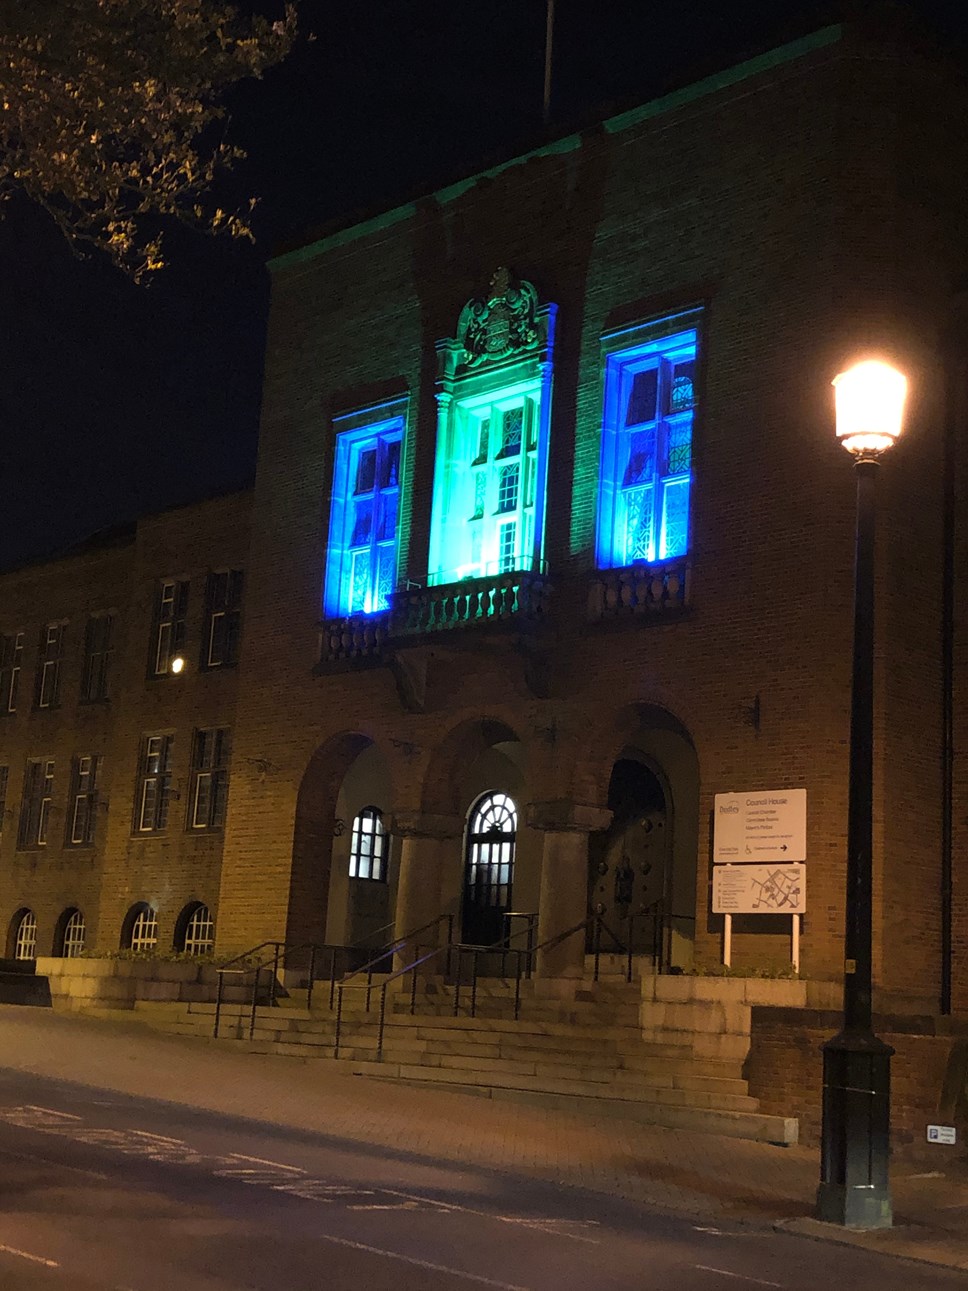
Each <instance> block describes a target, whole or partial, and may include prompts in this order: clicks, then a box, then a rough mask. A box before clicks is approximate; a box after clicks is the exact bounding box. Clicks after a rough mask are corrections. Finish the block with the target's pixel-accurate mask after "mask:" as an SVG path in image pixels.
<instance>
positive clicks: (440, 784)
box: [420, 717, 527, 817]
mask: <svg viewBox="0 0 968 1291" xmlns="http://www.w3.org/2000/svg"><path fill="white" fill-rule="evenodd" d="M499 745H511V746H517V747H518V748H519V749H520V750H521V751H522V754H523V756H524V760H525V761H526V759H527V750H526V746H525V743H524V741H523V739H522V738H521V736H520V735H519V734H518V732H517V731H515V730H514V729H513V728H512V727H510V726H509V725H508V724H507V722H505V721H502V720H501V719H500V718H497V717H474V718H467V719H466V720H465V721H462V722H459V723H458V724H457V725H456V726H455V727H453V728H452V729H451V730H450V731H449V732H448V733H447V735H446V736H445V737H444V738H443V740H441V741H440V743H439V744H438V745H437V746H436V747H435V748H434V750H433V752H432V753H431V755H430V759H429V761H428V763H427V770H426V772H425V774H424V778H423V785H422V788H421V802H420V806H421V810H423V811H424V812H428V813H431V814H433V815H440V816H460V817H464V816H466V814H467V811H468V808H469V804H468V803H466V802H464V796H465V786H464V784H463V771H464V769H465V768H466V767H467V766H468V765H469V764H471V763H473V762H474V761H475V760H476V759H477V758H479V757H480V756H481V755H482V754H483V753H486V752H487V751H488V750H489V749H493V748H496V747H497V746H499Z"/></svg>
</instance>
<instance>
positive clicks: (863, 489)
mask: <svg viewBox="0 0 968 1291" xmlns="http://www.w3.org/2000/svg"><path fill="white" fill-rule="evenodd" d="M834 387H835V390H836V399H837V435H838V437H839V438H840V440H841V441H842V443H843V444H844V446H845V447H846V448H847V449H848V450H849V451H850V452H851V453H852V454H853V455H854V459H855V462H856V469H857V552H856V563H855V569H854V666H853V678H852V688H851V709H850V784H849V796H848V806H847V896H846V925H845V936H844V1023H843V1026H842V1028H841V1030H840V1031H839V1033H838V1034H837V1035H835V1036H834V1037H833V1039H832V1040H828V1041H827V1043H826V1044H825V1045H824V1047H823V1126H822V1132H821V1133H822V1140H821V1160H820V1187H819V1188H818V1190H817V1214H818V1216H819V1218H820V1219H825V1220H828V1221H829V1222H830V1223H834V1224H843V1225H845V1226H846V1227H848V1228H887V1227H890V1225H891V1223H892V1219H893V1216H892V1211H891V1193H890V1186H889V1183H888V1159H889V1156H890V1144H891V1055H892V1054H893V1052H894V1050H893V1049H892V1048H891V1047H890V1046H889V1045H887V1044H885V1043H884V1042H883V1040H879V1039H878V1038H877V1036H876V1035H875V1034H874V1030H873V1026H872V1015H871V916H872V905H873V902H872V889H873V846H872V804H873V771H874V757H873V750H874V520H875V510H874V486H875V482H876V479H877V464H878V460H879V458H880V456H881V454H882V453H883V452H884V451H885V450H886V449H888V448H890V447H891V445H892V444H893V443H894V441H895V439H897V437H898V435H899V434H900V433H901V417H902V413H903V410H904V398H905V394H906V392H907V381H906V379H905V378H904V377H903V376H902V375H901V373H900V372H896V371H895V370H894V369H893V368H891V367H888V365H887V364H885V363H880V362H876V361H873V360H871V361H867V362H864V363H859V364H857V365H856V367H853V368H851V369H850V371H848V372H842V373H841V374H840V376H838V377H836V378H835V380H834Z"/></svg>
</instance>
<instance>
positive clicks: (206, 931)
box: [175, 901, 215, 955]
mask: <svg viewBox="0 0 968 1291" xmlns="http://www.w3.org/2000/svg"><path fill="white" fill-rule="evenodd" d="M214 945H215V921H214V920H213V918H212V912H211V910H209V908H208V906H207V905H203V904H202V903H201V902H200V901H193V902H191V904H190V905H187V906H186V907H185V909H184V910H183V911H182V912H181V914H180V915H179V916H178V923H177V924H176V925H175V949H176V950H180V951H183V952H184V953H185V954H186V955H207V954H208V952H209V951H210V950H211V949H212V947H213V946H214Z"/></svg>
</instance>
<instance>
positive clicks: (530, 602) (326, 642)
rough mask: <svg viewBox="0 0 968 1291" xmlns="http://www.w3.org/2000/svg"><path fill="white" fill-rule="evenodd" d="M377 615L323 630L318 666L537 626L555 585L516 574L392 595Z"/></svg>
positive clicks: (338, 622)
mask: <svg viewBox="0 0 968 1291" xmlns="http://www.w3.org/2000/svg"><path fill="white" fill-rule="evenodd" d="M389 599H390V604H389V608H388V609H386V610H384V611H382V612H381V613H379V614H360V615H350V616H348V617H346V618H341V619H331V620H329V621H327V622H326V623H323V624H322V625H321V626H320V633H319V660H320V663H339V662H342V661H344V660H354V659H378V658H379V657H380V656H381V654H382V653H383V650H384V647H385V646H386V645H387V643H389V642H391V641H393V640H394V639H395V638H399V637H411V636H421V635H423V634H424V633H434V632H448V631H452V630H454V629H460V628H467V627H474V626H477V625H484V624H488V623H498V622H501V621H505V622H507V621H511V620H517V621H519V622H528V623H536V622H540V621H541V620H543V619H546V618H547V617H548V615H549V613H550V610H551V586H550V584H549V582H548V578H547V576H546V575H544V574H539V573H532V572H531V571H528V570H516V571H513V572H511V573H507V574H493V575H490V576H488V577H484V578H465V579H462V580H461V581H460V582H459V583H446V584H441V585H439V586H435V587H408V588H407V589H406V590H405V591H402V592H393V593H392V594H391V596H390V598H389Z"/></svg>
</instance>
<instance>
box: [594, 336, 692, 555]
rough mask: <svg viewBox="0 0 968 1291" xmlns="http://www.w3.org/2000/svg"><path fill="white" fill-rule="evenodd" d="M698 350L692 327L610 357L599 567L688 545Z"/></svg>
mask: <svg viewBox="0 0 968 1291" xmlns="http://www.w3.org/2000/svg"><path fill="white" fill-rule="evenodd" d="M696 350H697V333H696V330H695V329H689V330H688V331H680V332H677V333H675V334H674V335H671V336H663V337H661V338H658V339H654V340H650V341H647V342H645V343H643V344H638V345H634V346H631V347H630V348H628V349H623V350H617V351H614V352H612V353H610V354H609V355H608V357H607V359H606V362H605V399H604V411H603V420H602V458H601V471H600V476H599V491H598V532H597V540H596V552H595V555H596V563H597V565H598V568H599V569H621V568H624V567H626V566H628V565H634V564H636V563H638V562H644V563H652V562H654V561H662V560H671V559H673V558H674V557H676V556H684V555H685V554H686V552H687V551H688V549H689V495H690V487H691V483H692V425H693V416H694V412H695V405H696V394H695V369H696Z"/></svg>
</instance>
